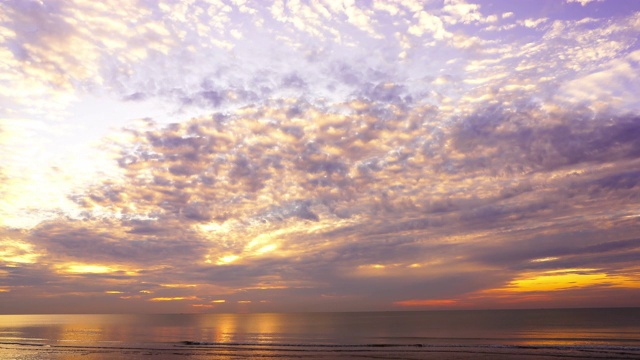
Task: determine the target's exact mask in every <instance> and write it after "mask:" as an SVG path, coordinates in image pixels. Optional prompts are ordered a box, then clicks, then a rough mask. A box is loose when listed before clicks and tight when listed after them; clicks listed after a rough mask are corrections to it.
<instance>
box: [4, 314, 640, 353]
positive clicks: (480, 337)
mask: <svg viewBox="0 0 640 360" xmlns="http://www.w3.org/2000/svg"><path fill="white" fill-rule="evenodd" d="M524 355H531V356H535V357H536V358H544V357H545V356H548V357H549V358H558V357H563V356H566V357H571V358H607V359H617V358H620V359H628V358H636V359H640V308H616V309H540V310H469V311H467V310H456V311H421V312H348V313H338V312H336V313H269V314H163V315H160V314H158V315H115V314H109V315H0V358H2V359H25V360H26V359H64V360H66V359H76V358H77V359H80V358H82V359H92V360H98V359H100V360H102V359H113V358H127V359H137V358H142V359H179V358H188V359H241V358H261V359H269V358H273V359H276V358H277V359H294V358H295V359H298V358H310V359H343V358H345V359H346V358H365V359H366V358H372V359H373V358H378V359H387V358H389V359H391V358H393V359H422V358H443V359H444V358H451V359H454V358H455V359H464V358H476V357H481V356H486V357H487V358H511V357H513V358H518V357H520V356H524Z"/></svg>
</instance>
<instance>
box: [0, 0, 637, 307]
mask: <svg viewBox="0 0 640 360" xmlns="http://www.w3.org/2000/svg"><path fill="white" fill-rule="evenodd" d="M337 4H338V3H336V2H321V1H312V2H296V1H288V2H278V1H277V2H275V3H273V4H272V5H271V6H264V5H263V3H261V2H244V1H231V2H228V3H225V2H215V1H211V2H204V1H202V2H200V1H193V2H184V3H172V2H169V3H164V2H160V3H158V4H155V3H154V4H151V3H147V2H131V3H126V4H123V5H122V6H110V5H109V4H106V5H102V4H96V3H93V2H88V3H85V2H82V1H73V2H47V3H44V4H41V3H39V2H19V1H16V2H9V3H7V4H6V5H4V6H3V7H2V16H3V17H2V28H1V29H2V31H3V32H2V38H0V39H1V41H2V42H3V44H4V45H5V50H4V52H2V53H0V56H1V57H2V58H3V59H4V60H5V61H3V63H4V64H5V65H4V66H5V67H6V69H5V70H10V71H5V70H3V77H2V79H0V81H2V82H3V84H4V85H7V86H9V87H13V88H14V89H15V91H13V92H9V91H5V92H2V93H0V100H1V101H2V102H3V103H6V104H9V105H11V106H9V107H7V109H8V110H6V111H5V112H4V113H2V116H3V118H2V119H1V120H0V121H1V122H0V131H1V132H0V145H1V146H2V147H3V151H6V153H7V154H8V156H7V157H6V159H7V160H6V161H4V160H3V162H2V164H1V166H0V170H2V171H1V172H0V174H1V175H2V177H0V179H3V181H2V185H1V186H0V194H2V195H3V198H4V199H6V200H4V202H3V203H2V206H1V207H0V211H2V216H3V218H4V222H3V223H4V225H3V227H2V228H1V229H2V230H1V231H2V232H1V233H0V245H1V246H2V247H0V301H1V302H2V303H3V309H6V310H5V311H7V312H13V311H23V312H25V311H26V312H29V311H35V310H34V309H38V307H39V306H42V305H41V304H44V303H46V304H48V305H47V311H51V312H65V311H70V309H71V308H70V307H69V306H70V304H72V305H71V306H77V307H75V309H76V310H77V311H90V312H95V311H107V312H117V311H201V310H212V311H213V310H215V311H238V310H246V309H250V310H252V311H285V310H288V311H292V310H295V311H308V310H383V309H398V308H407V307H408V308H424V307H434V306H435V307H451V308H456V307H458V308H477V307H527V306H535V307H540V306H631V305H637V304H634V303H633V300H630V299H634V298H637V296H638V295H640V294H638V292H639V291H640V290H638V289H639V288H640V283H639V282H638V280H637V279H638V278H640V277H639V276H638V275H640V274H639V271H640V268H639V267H638V266H637V264H638V260H640V240H639V239H640V223H639V220H638V219H640V214H639V213H638V207H637V203H638V199H639V196H638V195H637V194H640V191H639V190H640V180H638V179H640V170H638V169H640V145H639V142H638V141H637V139H638V138H640V111H638V110H640V109H638V107H637V103H636V101H635V97H634V96H633V94H635V93H636V92H637V91H635V90H637V85H635V84H636V83H638V82H637V81H634V79H635V80H637V78H638V76H639V75H640V72H638V62H639V61H640V55H639V54H640V50H638V49H637V44H636V39H637V34H638V32H639V30H640V12H638V9H635V8H633V6H635V5H633V6H632V5H629V4H627V5H625V6H622V5H618V6H611V4H609V5H606V4H601V3H598V2H588V1H581V2H567V3H566V4H560V3H556V2H554V3H553V4H555V5H553V6H555V9H554V10H553V11H551V12H550V13H547V14H546V15H545V16H541V15H540V14H541V13H542V10H541V9H540V8H538V7H537V6H536V5H535V4H533V2H532V3H528V2H526V6H524V10H523V9H518V8H506V7H505V5H504V4H494V3H491V2H486V3H480V4H472V3H467V2H465V1H444V2H438V3H437V4H436V3H434V4H423V3H421V2H415V3H413V2H406V1H403V2H400V3H396V2H383V1H374V2H371V3H367V4H356V3H353V2H344V3H341V4H339V5H337ZM601 6H602V7H604V6H610V7H611V8H609V10H608V11H609V12H610V13H606V14H604V15H598V14H599V13H598V12H597V11H596V9H601ZM590 9H591V10H590ZM116 13H117V14H116ZM118 14H119V15H118ZM115 19H119V20H115ZM5 73H6V75H4V74H5ZM89 97H92V98H96V97H100V98H104V99H105V100H104V101H105V103H104V104H112V105H113V106H114V107H115V108H120V109H132V110H131V111H132V112H135V113H136V114H137V113H144V112H145V111H149V113H150V114H157V111H158V109H166V112H165V113H164V115H163V116H161V117H160V118H154V116H150V117H142V118H139V119H135V121H130V122H128V123H127V122H126V120H128V119H120V118H114V119H113V124H112V129H111V130H110V132H109V133H108V134H107V133H95V134H94V133H91V136H90V137H91V138H92V139H96V138H99V139H100V140H99V143H97V144H95V143H94V144H92V145H91V147H90V149H92V150H91V151H90V152H89V151H87V152H86V153H83V154H79V153H77V152H71V153H72V155H69V151H70V150H69V149H78V148H81V149H89V147H80V146H85V145H75V144H76V143H77V144H81V140H82V139H80V138H78V134H84V133H81V132H80V131H81V130H82V131H85V133H86V134H88V133H89V132H87V131H90V130H87V129H91V127H92V125H93V124H97V122H96V121H97V120H96V119H99V117H98V116H103V115H102V114H101V113H103V112H107V113H108V112H109V111H112V110H113V111H116V110H115V108H114V109H112V108H111V107H109V106H105V107H103V108H96V109H87V110H82V112H81V113H82V114H89V115H84V116H83V117H79V116H78V114H79V113H74V111H78V110H77V109H82V106H83V105H82V104H89V100H86V99H88V98H89ZM83 101H86V102H83ZM74 104H75V105H74ZM84 106H88V105H84ZM74 109H76V110H74ZM149 109H153V110H149ZM162 111H165V110H162ZM114 114H115V112H114ZM94 116H95V117H94ZM125 123H126V125H124V124H125ZM38 124H39V125H38ZM99 126H100V128H101V129H104V127H105V124H100V125H99ZM96 131H97V130H96ZM38 139H46V141H48V143H43V144H52V145H51V146H47V147H45V146H44V145H43V146H42V148H38V147H37V146H34V145H33V141H34V140H38ZM65 139H70V143H73V144H74V145H73V146H78V147H73V148H71V147H69V148H68V147H65V146H66V145H64V141H63V140H65ZM61 142H62V143H61ZM82 144H84V143H82ZM69 146H71V145H69ZM29 157H32V158H36V159H40V160H36V161H34V162H32V163H29V165H26V164H27V163H26V162H25V159H27V158H29ZM51 159H54V160H55V164H53V165H52V164H51V163H50V160H51ZM12 179H13V180H12ZM5 180H6V181H5ZM44 184H47V185H44ZM25 218H28V219H29V220H28V221H27V220H24V219H25ZM25 299H29V300H28V301H25ZM88 302H92V303H93V304H96V305H95V307H94V308H91V307H90V306H89V305H87V303H88ZM76 310H74V311H76Z"/></svg>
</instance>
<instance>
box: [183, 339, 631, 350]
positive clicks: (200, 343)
mask: <svg viewBox="0 0 640 360" xmlns="http://www.w3.org/2000/svg"><path fill="white" fill-rule="evenodd" d="M180 345H182V346H184V347H193V346H205V347H260V348H278V347H299V348H353V349H357V348H433V349H435V348H474V349H478V348H488V349H491V348H493V349H498V348H499V349H552V350H626V351H640V346H624V345H587V344H585V345H508V344H455V343H452V344H444V343H443V344H423V343H414V344H401V343H371V344H314V343H257V342H209V341H191V340H186V341H181V342H180Z"/></svg>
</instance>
